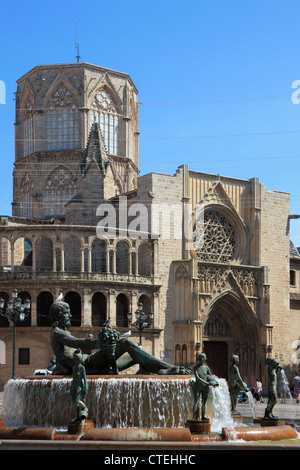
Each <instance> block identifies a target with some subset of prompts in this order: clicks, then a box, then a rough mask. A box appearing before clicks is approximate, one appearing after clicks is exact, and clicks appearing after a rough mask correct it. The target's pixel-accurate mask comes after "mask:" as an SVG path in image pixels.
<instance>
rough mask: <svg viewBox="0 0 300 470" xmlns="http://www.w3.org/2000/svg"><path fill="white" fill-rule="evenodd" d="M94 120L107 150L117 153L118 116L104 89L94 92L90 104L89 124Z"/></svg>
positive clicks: (113, 103)
mask: <svg viewBox="0 0 300 470" xmlns="http://www.w3.org/2000/svg"><path fill="white" fill-rule="evenodd" d="M94 122H97V123H98V124H99V126H100V129H101V132H102V136H103V139H104V142H105V146H106V150H107V152H108V153H110V154H114V155H118V152H119V116H118V112H117V107H116V104H115V102H114V100H113V99H112V97H111V96H110V94H109V93H108V92H107V91H105V90H101V91H99V92H98V93H97V94H96V96H95V98H94V101H93V104H92V106H91V111H90V125H91V126H92V124H93V123H94Z"/></svg>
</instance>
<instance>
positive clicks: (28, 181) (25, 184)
mask: <svg viewBox="0 0 300 470" xmlns="http://www.w3.org/2000/svg"><path fill="white" fill-rule="evenodd" d="M32 194H33V181H32V178H31V176H30V175H29V173H28V172H26V173H25V175H24V176H23V178H22V180H21V185H20V192H19V195H20V217H28V218H30V217H32V206H33V204H32Z"/></svg>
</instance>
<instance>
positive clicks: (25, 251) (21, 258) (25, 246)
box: [11, 234, 34, 267]
mask: <svg viewBox="0 0 300 470" xmlns="http://www.w3.org/2000/svg"><path fill="white" fill-rule="evenodd" d="M33 246H34V242H33V240H32V238H31V237H30V235H28V234H26V236H17V237H16V238H15V239H14V240H11V247H13V250H14V257H13V261H14V266H15V267H16V266H20V267H21V266H22V267H26V266H27V267H29V266H32V250H33ZM11 261H12V260H11Z"/></svg>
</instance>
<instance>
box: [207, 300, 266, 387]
mask: <svg viewBox="0 0 300 470" xmlns="http://www.w3.org/2000/svg"><path fill="white" fill-rule="evenodd" d="M203 320H204V321H203V323H204V330H203V345H204V351H205V352H206V354H207V357H208V363H209V362H211V364H209V365H210V366H211V368H212V370H213V371H214V372H215V373H216V375H219V376H223V377H225V378H227V374H228V366H229V361H230V357H231V355H232V354H237V355H238V356H239V359H240V367H239V368H240V372H241V375H242V376H243V377H244V381H245V382H246V383H249V384H250V385H251V384H252V383H253V381H254V378H255V376H256V375H259V364H260V350H259V351H258V350H256V349H255V345H257V344H260V341H259V340H260V337H259V331H260V322H259V320H257V318H256V317H255V315H254V313H253V311H252V310H251V307H250V306H249V305H248V304H247V302H246V301H244V300H243V299H242V298H241V297H239V295H238V294H237V293H236V292H233V291H226V292H224V293H222V294H221V295H219V296H218V297H217V298H216V299H215V300H214V301H213V302H212V304H211V305H210V306H209V308H208V313H207V314H206V315H205V318H204V319H203ZM209 343H210V344H209ZM221 345H223V349H222V348H221ZM214 348H215V351H213V349H214ZM217 350H218V351H219V352H218V353H217ZM226 351H227V352H226ZM213 352H216V354H219V355H220V358H221V359H222V360H221V361H220V365H218V364H217V361H218V358H217V357H216V355H214V354H212V353H213ZM225 355H226V358H225V357H224V356H225ZM250 385H249V386H250Z"/></svg>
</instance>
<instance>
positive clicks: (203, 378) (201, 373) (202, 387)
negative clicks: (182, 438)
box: [191, 353, 219, 421]
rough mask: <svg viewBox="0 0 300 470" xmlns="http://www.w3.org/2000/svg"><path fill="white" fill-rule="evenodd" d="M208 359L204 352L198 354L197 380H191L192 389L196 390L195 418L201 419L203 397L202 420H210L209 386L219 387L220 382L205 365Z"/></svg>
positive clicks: (195, 371)
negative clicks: (206, 413) (207, 416)
mask: <svg viewBox="0 0 300 470" xmlns="http://www.w3.org/2000/svg"><path fill="white" fill-rule="evenodd" d="M206 360H207V358H206V355H205V354H204V353H201V354H199V356H198V361H199V362H198V364H196V365H195V367H194V374H195V379H196V380H195V381H192V382H191V385H192V389H193V392H194V407H193V419H194V420H199V419H200V412H199V404H200V398H202V400H201V401H202V403H201V420H202V421H209V419H208V418H206V417H205V411H206V402H207V398H208V392H209V387H210V386H212V387H217V386H218V385H219V384H218V382H217V381H216V380H215V379H214V377H213V375H212V374H211V371H210V369H209V367H208V366H207V365H205V364H204V363H205V361H206Z"/></svg>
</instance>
